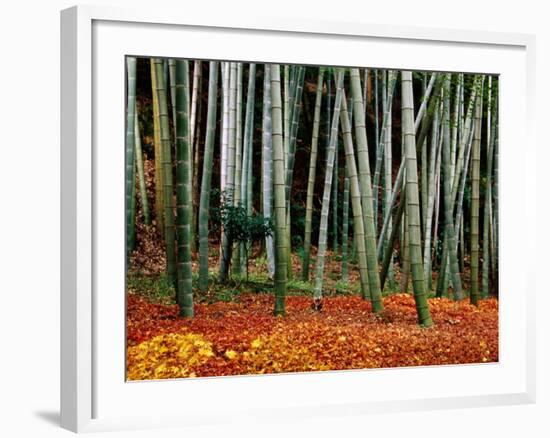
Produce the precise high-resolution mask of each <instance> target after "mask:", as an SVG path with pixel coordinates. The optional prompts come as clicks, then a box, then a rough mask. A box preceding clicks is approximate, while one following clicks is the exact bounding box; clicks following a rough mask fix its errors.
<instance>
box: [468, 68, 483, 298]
mask: <svg viewBox="0 0 550 438" xmlns="http://www.w3.org/2000/svg"><path fill="white" fill-rule="evenodd" d="M483 79H485V77H484V76H482V81H481V84H482V85H481V86H483ZM482 96H483V92H480V93H478V95H477V96H476V108H475V128H474V142H473V144H472V195H471V196H472V202H471V209H470V275H471V290H470V302H471V303H472V304H474V305H476V306H477V305H478V300H479V162H480V152H481V124H482V115H483V99H482Z"/></svg>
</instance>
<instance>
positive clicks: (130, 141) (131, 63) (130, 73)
mask: <svg viewBox="0 0 550 438" xmlns="http://www.w3.org/2000/svg"><path fill="white" fill-rule="evenodd" d="M136 65H137V61H136V58H133V57H128V58H126V74H127V103H126V263H127V266H126V269H128V268H129V265H130V254H131V253H132V251H133V249H134V244H135V221H133V217H134V215H135V213H134V211H133V210H135V204H134V203H133V199H134V196H133V192H134V190H135V173H134V169H135V143H136V140H135V121H136V113H135V111H136Z"/></svg>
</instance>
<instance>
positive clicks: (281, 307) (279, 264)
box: [271, 64, 288, 315]
mask: <svg viewBox="0 0 550 438" xmlns="http://www.w3.org/2000/svg"><path fill="white" fill-rule="evenodd" d="M271 120H272V144H273V203H274V206H273V207H274V208H273V212H274V219H275V236H274V237H275V248H276V249H275V311H274V312H275V315H284V314H285V296H286V283H287V260H286V258H287V254H288V250H287V238H286V229H285V228H286V199H285V166H284V160H285V159H284V150H283V121H282V105H281V71H280V67H279V65H278V64H273V65H271Z"/></svg>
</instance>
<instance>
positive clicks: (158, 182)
mask: <svg viewBox="0 0 550 438" xmlns="http://www.w3.org/2000/svg"><path fill="white" fill-rule="evenodd" d="M150 66H151V92H152V95H153V143H154V150H155V221H156V227H157V231H158V234H159V236H161V239H164V182H163V180H162V142H161V141H160V115H159V112H160V110H159V102H158V94H157V72H156V67H155V62H154V59H153V58H151V59H150Z"/></svg>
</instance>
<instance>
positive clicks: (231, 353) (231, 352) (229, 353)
mask: <svg viewBox="0 0 550 438" xmlns="http://www.w3.org/2000/svg"><path fill="white" fill-rule="evenodd" d="M225 357H227V358H228V359H231V360H233V359H235V358H236V357H237V352H236V351H234V350H227V351H226V352H225Z"/></svg>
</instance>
